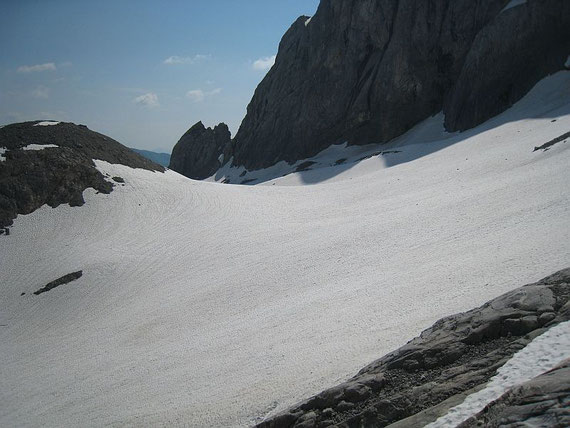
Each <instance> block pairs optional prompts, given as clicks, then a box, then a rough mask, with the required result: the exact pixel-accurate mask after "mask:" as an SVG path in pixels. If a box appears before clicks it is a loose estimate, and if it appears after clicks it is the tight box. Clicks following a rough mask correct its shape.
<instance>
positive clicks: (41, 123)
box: [34, 120, 61, 126]
mask: <svg viewBox="0 0 570 428" xmlns="http://www.w3.org/2000/svg"><path fill="white" fill-rule="evenodd" d="M60 123H61V122H54V121H53V120H46V121H43V122H38V123H36V124H35V125H34V126H53V125H59V124H60Z"/></svg>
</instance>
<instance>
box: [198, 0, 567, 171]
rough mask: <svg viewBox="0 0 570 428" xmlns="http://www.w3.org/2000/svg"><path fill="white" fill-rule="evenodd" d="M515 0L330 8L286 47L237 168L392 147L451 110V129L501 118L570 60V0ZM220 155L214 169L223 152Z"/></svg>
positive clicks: (242, 137) (252, 114)
mask: <svg viewBox="0 0 570 428" xmlns="http://www.w3.org/2000/svg"><path fill="white" fill-rule="evenodd" d="M510 3H511V1H510V0H477V1H473V0H438V1H434V0H430V1H426V0H321V3H320V5H319V8H318V10H317V12H316V13H315V15H314V16H313V17H312V18H311V19H310V20H309V18H308V17H306V16H302V17H300V18H299V19H297V21H296V22H295V23H294V24H293V25H292V26H291V28H290V29H289V30H288V31H287V33H286V34H285V35H284V37H283V39H282V40H281V43H280V45H279V51H278V54H277V58H276V61H275V65H274V66H273V68H272V69H271V70H270V71H269V72H268V73H267V75H266V76H265V78H264V79H263V81H262V82H261V83H260V84H259V86H258V87H257V89H256V91H255V94H254V96H253V99H252V100H251V102H250V104H249V106H248V108H247V115H246V116H245V118H244V120H243V122H242V124H241V127H240V129H239V131H238V133H237V135H236V137H235V139H234V141H233V149H232V152H231V153H230V155H232V156H233V157H234V161H233V164H234V165H236V166H245V167H246V168H247V169H249V170H252V169H259V168H264V167H268V166H270V165H273V164H275V163H276V162H278V161H281V160H285V161H287V162H293V161H297V160H299V159H304V158H307V157H311V156H313V155H315V154H317V153H318V152H319V151H321V150H323V149H324V148H326V147H328V146H329V145H331V144H334V143H339V142H345V141H348V142H349V143H350V144H368V143H371V142H376V143H382V142H387V141H388V140H390V139H393V138H394V137H397V136H399V135H401V134H403V133H404V132H406V131H407V130H409V129H410V128H411V127H412V126H414V125H415V124H417V123H418V122H420V121H422V120H424V119H426V118H427V117H429V116H431V115H433V114H436V113H438V112H440V111H442V110H443V111H444V113H445V116H446V121H445V122H446V126H447V128H448V130H450V131H456V130H464V129H467V128H470V127H473V126H476V125H478V124H480V123H482V122H483V121H485V120H486V119H489V118H490V117H492V116H494V115H496V114H498V113H500V112H502V111H503V110H505V109H506V108H508V107H509V106H510V105H511V104H512V103H514V102H515V101H517V100H518V99H520V98H521V97H522V96H523V95H524V94H525V93H526V92H527V91H528V90H529V89H531V88H532V86H533V85H534V84H535V83H536V82H537V81H538V80H540V79H541V78H542V77H544V76H546V75H548V74H549V73H553V72H555V71H557V70H561V69H564V63H565V61H566V59H567V57H568V54H569V53H570V2H568V1H566V0H528V1H524V2H516V3H514V4H516V5H515V6H513V7H509V5H510ZM210 150H211V147H208V156H207V157H204V160H203V161H204V162H206V164H205V165H206V166H205V167H204V168H205V169H206V170H207V171H208V172H209V173H210V172H211V168H213V166H212V165H214V166H215V162H214V161H215V159H217V156H219V155H220V154H222V151H216V152H215V153H210ZM194 152H197V149H194ZM223 153H224V157H225V158H226V159H227V155H228V153H227V152H226V146H224V148H223ZM198 158H200V157H198ZM198 160H200V161H201V159H198ZM201 166H202V165H200V164H197V165H195V166H194V167H193V170H195V169H198V168H200V167H201ZM199 175H204V174H195V176H199ZM210 175H211V174H210Z"/></svg>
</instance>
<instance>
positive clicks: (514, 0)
mask: <svg viewBox="0 0 570 428" xmlns="http://www.w3.org/2000/svg"><path fill="white" fill-rule="evenodd" d="M525 3H526V0H511V1H510V2H509V4H507V5H506V6H505V8H504V9H503V10H501V12H500V13H503V12H504V11H505V10H508V9H510V8H512V7H516V6H520V5H521V4H525Z"/></svg>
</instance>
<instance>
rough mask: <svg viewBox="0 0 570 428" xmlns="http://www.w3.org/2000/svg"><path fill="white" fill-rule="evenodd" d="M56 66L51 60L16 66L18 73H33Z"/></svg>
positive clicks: (49, 69) (50, 69) (52, 69)
mask: <svg viewBox="0 0 570 428" xmlns="http://www.w3.org/2000/svg"><path fill="white" fill-rule="evenodd" d="M56 69H57V67H56V66H55V64H54V63H53V62H46V63H45V64H36V65H22V66H21V67H18V73H33V72H37V71H54V70H56Z"/></svg>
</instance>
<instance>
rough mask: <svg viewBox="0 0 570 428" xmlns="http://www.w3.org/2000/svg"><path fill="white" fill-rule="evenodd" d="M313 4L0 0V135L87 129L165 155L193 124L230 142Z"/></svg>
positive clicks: (302, 0) (297, 0)
mask: <svg viewBox="0 0 570 428" xmlns="http://www.w3.org/2000/svg"><path fill="white" fill-rule="evenodd" d="M318 3H319V1H318V0H286V1H284V0H209V1H207V0H204V1H203V0H186V1H175V0H169V1H160V2H159V1H150V0H137V1H134V0H132V1H127V0H123V1H116V0H98V1H86V0H76V1H73V0H67V1H63V0H17V1H16V0H0V6H1V10H2V13H1V14H0V52H2V55H0V125H5V124H8V123H14V122H22V121H26V120H36V119H51V120H60V121H66V122H74V123H78V124H84V125H87V126H88V127H89V128H90V129H92V130H95V131H97V132H101V133H103V134H106V135H108V136H110V137H112V138H114V139H116V140H118V141H119V142H121V143H123V144H125V145H126V146H129V147H136V148H141V149H147V150H154V151H159V152H170V151H171V149H172V147H173V146H174V144H175V143H176V142H177V141H178V139H179V138H180V137H181V136H182V134H183V133H184V132H185V131H186V130H187V129H188V128H190V127H191V126H192V125H193V124H194V123H196V122H198V121H199V120H201V121H202V122H203V123H204V124H205V125H206V126H214V125H216V124H218V123H219V122H225V123H227V124H228V126H229V127H230V130H231V131H232V135H235V133H236V132H237V130H238V128H239V124H240V123H241V121H242V119H243V117H244V116H245V112H246V107H247V104H248V103H249V101H250V100H251V97H252V96H253V92H254V90H255V88H256V86H257V84H258V83H259V82H260V81H261V79H263V77H264V76H265V74H266V73H267V70H268V69H269V67H270V66H271V65H272V61H273V60H274V55H275V54H276V53H277V48H278V45H279V41H280V39H281V37H282V35H283V34H284V32H285V31H286V30H287V29H288V28H289V27H290V25H291V24H292V23H293V22H294V21H295V19H296V18H297V17H299V16H300V15H308V16H311V15H313V14H314V12H315V11H316V9H317V7H318Z"/></svg>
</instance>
